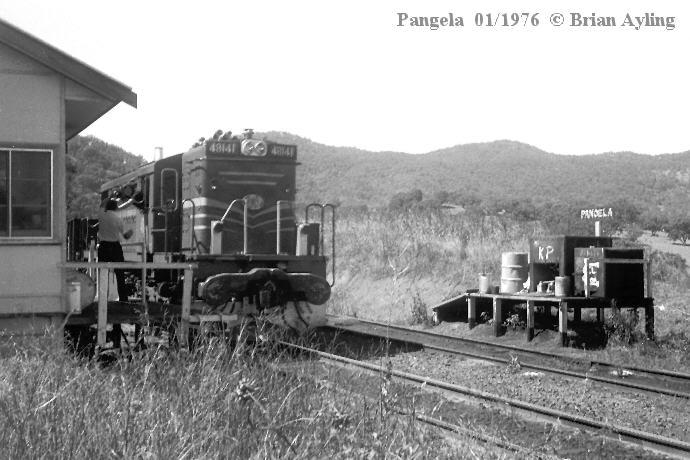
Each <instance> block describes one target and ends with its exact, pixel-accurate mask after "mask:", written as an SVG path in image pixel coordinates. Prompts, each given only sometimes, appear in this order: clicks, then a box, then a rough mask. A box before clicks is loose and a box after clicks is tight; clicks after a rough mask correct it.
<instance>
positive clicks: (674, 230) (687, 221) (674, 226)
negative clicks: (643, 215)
mask: <svg viewBox="0 0 690 460" xmlns="http://www.w3.org/2000/svg"><path fill="white" fill-rule="evenodd" d="M668 239H669V240H671V241H676V240H677V241H680V242H681V244H682V245H683V246H685V245H686V244H687V242H688V240H690V217H687V216H683V217H678V218H677V219H675V220H674V221H673V222H672V223H671V225H669V227H668Z"/></svg>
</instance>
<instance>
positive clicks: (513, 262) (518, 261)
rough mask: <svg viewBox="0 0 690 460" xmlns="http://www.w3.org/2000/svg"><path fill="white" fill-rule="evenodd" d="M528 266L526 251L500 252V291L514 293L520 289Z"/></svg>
mask: <svg viewBox="0 0 690 460" xmlns="http://www.w3.org/2000/svg"><path fill="white" fill-rule="evenodd" d="M528 267H529V266H528V263H527V253H526V252H504V253H503V254H501V292H503V293H506V294H515V293H517V292H520V291H522V287H523V284H524V283H525V281H527V275H528V272H529V270H528Z"/></svg>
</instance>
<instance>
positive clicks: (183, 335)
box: [180, 268, 192, 349]
mask: <svg viewBox="0 0 690 460" xmlns="http://www.w3.org/2000/svg"><path fill="white" fill-rule="evenodd" d="M191 309H192V269H191V268H185V270H184V284H183V285H182V312H181V314H180V348H182V349H186V348H187V347H188V346H189V315H190V312H191Z"/></svg>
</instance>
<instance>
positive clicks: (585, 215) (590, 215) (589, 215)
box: [580, 208, 613, 219]
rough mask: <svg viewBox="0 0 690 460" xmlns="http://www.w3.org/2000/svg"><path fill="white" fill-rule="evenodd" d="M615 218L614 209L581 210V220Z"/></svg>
mask: <svg viewBox="0 0 690 460" xmlns="http://www.w3.org/2000/svg"><path fill="white" fill-rule="evenodd" d="M606 217H613V209H612V208H597V209H581V210H580V219H603V218H606Z"/></svg>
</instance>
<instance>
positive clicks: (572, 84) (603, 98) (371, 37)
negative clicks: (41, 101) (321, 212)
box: [0, 0, 690, 159]
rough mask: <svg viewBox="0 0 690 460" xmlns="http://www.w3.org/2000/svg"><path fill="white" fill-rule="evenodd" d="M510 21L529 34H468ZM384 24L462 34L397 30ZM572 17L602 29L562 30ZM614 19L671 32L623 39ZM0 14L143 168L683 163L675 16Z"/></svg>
mask: <svg viewBox="0 0 690 460" xmlns="http://www.w3.org/2000/svg"><path fill="white" fill-rule="evenodd" d="M556 5H557V6H556ZM513 12H515V13H530V14H533V13H538V15H537V19H538V21H539V25H538V26H532V25H531V24H530V22H531V18H532V16H530V19H529V20H528V21H527V22H528V25H527V26H524V25H522V21H523V20H524V19H523V18H521V19H520V24H519V25H517V26H514V27H504V26H495V27H477V26H476V25H475V19H476V16H475V15H476V14H477V13H480V14H481V13H491V14H492V19H493V20H495V18H496V16H497V15H499V14H502V13H507V14H508V16H507V17H506V18H505V19H507V21H508V23H512V20H511V18H510V14H511V13H513ZM398 13H405V14H407V15H408V16H409V18H412V17H417V16H440V17H448V15H449V13H452V14H453V15H454V18H457V17H462V19H463V21H464V27H458V26H454V27H449V26H446V27H439V28H438V30H431V29H430V28H429V27H415V26H412V25H411V22H410V20H409V19H408V20H407V21H404V25H403V26H398V23H399V19H400V16H399V14H398ZM554 13H562V14H563V16H564V20H565V23H564V24H563V25H561V26H560V27H556V26H554V25H552V23H551V20H552V15H553V14H554ZM571 13H580V14H582V15H583V16H587V17H591V15H592V13H594V14H595V15H596V16H597V17H603V16H613V17H614V18H615V20H616V26H615V27H574V26H573V25H572V15H571ZM628 13H629V14H630V15H631V17H635V16H644V15H645V13H654V15H655V16H656V17H664V18H666V17H669V16H672V17H674V18H675V19H674V25H675V28H674V29H673V30H667V28H666V27H644V26H643V27H641V28H640V29H639V30H635V28H634V27H631V26H627V25H622V23H623V22H624V19H625V16H626V14H628ZM0 17H2V18H3V19H4V20H6V21H9V22H11V23H12V24H14V25H15V26H17V27H19V28H21V29H23V30H25V31H27V32H29V33H31V34H33V35H35V36H37V37H38V38H40V39H42V40H45V41H47V42H48V43H50V44H52V45H54V46H56V47H58V48H60V49H61V50H63V51H65V52H67V53H68V54H71V55H72V56H74V57H76V58H78V59H80V60H82V61H84V62H86V63H87V64H89V65H91V66H93V67H95V68H97V69H98V70H101V71H102V72H104V73H106V74H108V75H109V76H111V77H113V78H115V79H116V80H119V81H121V82H123V83H125V84H126V85H127V86H131V87H132V89H133V91H134V92H136V93H137V95H138V98H139V107H138V109H136V110H135V109H132V108H131V107H129V106H126V105H124V104H122V103H121V104H120V105H119V106H118V107H116V108H115V109H114V110H112V111H110V112H109V113H107V114H106V115H104V116H103V117H102V118H101V119H100V120H98V121H97V122H96V123H94V124H93V125H92V126H91V127H89V128H88V129H87V130H86V131H85V132H84V134H93V135H95V136H97V137H99V138H101V139H103V140H105V141H107V142H110V143H113V144H117V145H120V146H122V147H123V148H125V149H126V150H128V151H131V152H132V153H136V154H141V155H143V156H144V157H146V158H148V159H151V158H152V157H153V152H154V147H156V146H161V147H163V148H164V151H165V154H166V155H170V154H173V153H179V152H182V151H184V150H186V149H187V148H188V147H189V146H190V145H191V144H192V143H193V142H194V141H195V140H196V139H198V138H199V137H200V136H206V137H208V136H209V135H210V134H212V133H213V132H214V131H215V130H216V129H219V128H220V129H223V130H227V129H231V130H233V131H234V132H240V131H241V130H242V129H244V128H249V127H251V128H254V129H255V130H259V131H268V130H277V131H288V132H291V133H294V134H298V135H301V136H304V137H307V138H310V139H312V140H314V141H317V142H321V143H325V144H330V145H339V146H355V147H359V148H362V149H367V150H375V151H378V150H394V151H403V152H409V153H422V152H428V151H432V150H435V149H438V148H443V147H449V146H452V145H456V144H464V143H470V142H483V141H492V140H497V139H511V140H516V141H521V142H526V143H529V144H532V145H534V146H536V147H539V148H541V149H543V150H546V151H549V152H553V153H561V154H583V153H601V152H608V151H621V150H631V151H635V152H638V153H649V154H658V153H673V152H680V151H686V150H690V116H689V115H688V108H689V107H690V89H689V88H690V64H689V62H690V58H689V56H690V53H689V49H690V2H687V1H675V2H671V1H651V0H648V1H645V2H641V1H607V2H594V1H589V2H588V1H578V0H568V1H560V2H554V1H527V0H524V1H521V2H516V1H504V2H501V1H493V2H488V1H483V2H479V1H476V2H470V1H465V2H457V1H432V2H422V1H415V2H412V1H399V0H396V1H392V0H379V1H360V0H349V1H342V0H339V1H318V0H314V1H300V0H292V1H284V0H276V1H268V0H253V1H242V2H239V1H237V2H234V1H228V0H224V1H201V0H198V1H195V2H190V1H185V2H175V1H156V0H137V1H134V0H119V1H117V2H101V1H94V0H88V1H87V0H61V1H36V0H3V1H2V2H1V3H0ZM482 19H483V20H484V22H487V21H488V18H487V17H486V15H483V16H482ZM500 21H501V22H503V18H502V17H501V18H500Z"/></svg>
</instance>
